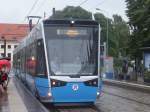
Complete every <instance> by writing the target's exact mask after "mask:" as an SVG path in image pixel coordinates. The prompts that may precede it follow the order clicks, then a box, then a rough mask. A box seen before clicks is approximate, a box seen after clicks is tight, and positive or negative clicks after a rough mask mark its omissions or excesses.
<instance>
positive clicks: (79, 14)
mask: <svg viewBox="0 0 150 112" xmlns="http://www.w3.org/2000/svg"><path fill="white" fill-rule="evenodd" d="M91 15H92V14H91V13H90V12H88V11H86V10H84V9H83V8H81V7H79V6H78V7H73V6H67V7H66V8H64V9H63V10H62V11H56V13H55V15H53V16H51V17H50V18H51V19H70V18H73V19H91Z"/></svg>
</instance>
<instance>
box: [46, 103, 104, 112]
mask: <svg viewBox="0 0 150 112" xmlns="http://www.w3.org/2000/svg"><path fill="white" fill-rule="evenodd" d="M44 106H45V107H46V108H47V109H48V110H50V112H102V111H101V110H100V109H99V108H98V107H97V106H95V105H89V106H52V105H51V104H44Z"/></svg>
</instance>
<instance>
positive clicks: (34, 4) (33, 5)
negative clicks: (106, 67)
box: [24, 0, 39, 21]
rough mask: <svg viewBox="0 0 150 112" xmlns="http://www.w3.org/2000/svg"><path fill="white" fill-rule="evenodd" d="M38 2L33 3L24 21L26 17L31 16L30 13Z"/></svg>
mask: <svg viewBox="0 0 150 112" xmlns="http://www.w3.org/2000/svg"><path fill="white" fill-rule="evenodd" d="M38 1H39V0H35V2H34V3H33V5H32V7H31V9H30V10H29V12H28V13H27V15H26V16H25V18H24V21H25V20H26V17H27V16H29V15H30V14H31V12H32V11H33V9H34V8H35V6H36V4H37V3H38Z"/></svg>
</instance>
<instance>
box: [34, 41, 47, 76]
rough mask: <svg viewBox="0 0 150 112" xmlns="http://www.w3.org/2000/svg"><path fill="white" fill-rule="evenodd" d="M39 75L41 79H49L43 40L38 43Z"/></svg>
mask: <svg viewBox="0 0 150 112" xmlns="http://www.w3.org/2000/svg"><path fill="white" fill-rule="evenodd" d="M36 44H37V54H38V55H37V75H38V76H39V77H47V70H46V61H45V52H44V44H43V40H42V39H40V40H38V41H37V43H36Z"/></svg>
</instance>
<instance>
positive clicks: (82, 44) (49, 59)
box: [13, 20, 102, 104]
mask: <svg viewBox="0 0 150 112" xmlns="http://www.w3.org/2000/svg"><path fill="white" fill-rule="evenodd" d="M99 54H100V27H99V24H98V23H97V22H96V21H90V20H44V21H42V22H41V23H40V24H38V25H36V26H35V27H34V28H33V30H32V31H31V32H30V34H29V35H28V36H27V37H26V38H25V39H24V40H23V41H22V42H21V44H20V45H19V46H18V47H17V48H16V49H15V50H14V55H13V57H14V59H13V60H14V62H13V65H14V70H15V73H16V76H17V77H18V78H19V79H21V80H22V82H23V83H25V85H27V87H28V88H29V90H30V91H31V92H32V94H33V95H35V96H36V97H38V98H39V99H40V100H41V101H42V102H52V103H55V104H57V103H94V102H95V101H96V99H97V98H98V97H99V95H100V94H101V86H102V85H101V84H102V83H101V77H100V70H99V68H100V62H99V60H100V57H99V56H100V55H99Z"/></svg>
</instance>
